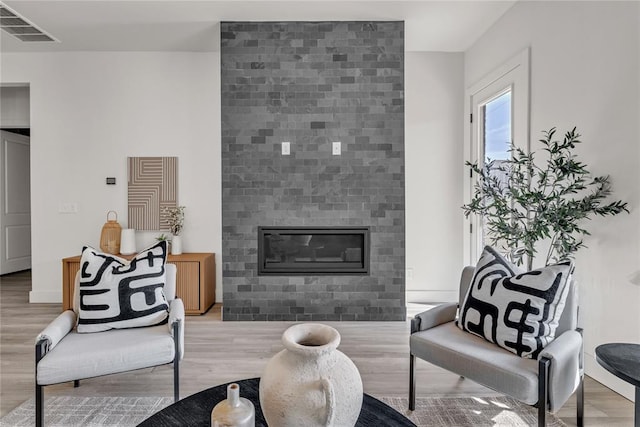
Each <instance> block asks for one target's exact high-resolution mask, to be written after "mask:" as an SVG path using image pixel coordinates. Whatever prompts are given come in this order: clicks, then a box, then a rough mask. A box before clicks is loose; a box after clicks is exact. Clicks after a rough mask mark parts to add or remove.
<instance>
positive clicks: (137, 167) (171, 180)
mask: <svg viewBox="0 0 640 427" xmlns="http://www.w3.org/2000/svg"><path fill="white" fill-rule="evenodd" d="M127 160H128V164H129V165H128V188H129V224H128V226H129V228H133V229H136V230H169V225H168V223H167V218H166V214H165V213H164V211H165V208H167V207H176V206H177V205H178V158H177V157H128V158H127Z"/></svg>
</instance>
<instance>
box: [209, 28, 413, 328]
mask: <svg viewBox="0 0 640 427" xmlns="http://www.w3.org/2000/svg"><path fill="white" fill-rule="evenodd" d="M403 30H404V25H403V23H402V22H263V23H259V22H224V23H222V24H221V64H222V70H221V84H222V88H221V89H222V110H221V114H222V182H223V190H222V191H223V200H222V211H223V216H222V221H223V236H222V242H223V253H222V261H223V265H222V268H223V273H222V274H223V284H222V286H223V319H224V320H294V321H329V320H404V319H405V313H406V310H405V277H404V259H405V244H404V242H405V236H404V233H405V220H404V210H405V206H404V203H405V199H404V34H403ZM336 141H339V142H341V154H340V155H334V154H332V146H333V143H334V142H336ZM282 142H289V143H290V154H288V155H283V154H282ZM327 229H333V230H347V229H352V230H366V231H367V233H366V237H364V235H361V236H363V237H361V238H362V239H365V238H366V239H367V243H368V246H367V248H365V247H364V246H361V243H364V240H362V241H359V240H358V238H356V237H355V236H351V237H349V238H347V239H345V240H338V241H334V242H333V243H327V240H326V236H324V237H323V236H321V234H322V233H321V232H322V231H324V230H327ZM274 230H275V231H278V232H277V233H267V234H268V235H269V236H272V237H271V238H270V239H269V240H268V242H267V241H266V240H264V239H266V238H265V234H264V232H269V231H274ZM292 230H298V231H299V232H298V233H297V234H296V233H292ZM309 231H315V232H313V233H311V232H309ZM260 232H263V234H262V235H261V234H260ZM287 233H288V234H287ZM274 234H276V236H274ZM334 234H338V233H334ZM352 234H354V233H352ZM355 234H357V233H355ZM313 235H316V237H315V242H314V243H312V242H313V241H314V237H313ZM261 236H262V237H261ZM303 236H304V237H303ZM310 236H311V237H310ZM323 238H324V239H325V240H324V242H323ZM261 239H263V240H261ZM336 244H340V245H342V246H343V247H342V249H336V248H334V245H336ZM267 245H270V246H269V249H268V250H267ZM271 245H273V247H275V250H274V249H273V248H271ZM321 246H322V248H321ZM365 249H368V254H366V253H365ZM261 251H262V253H261ZM267 252H268V253H267ZM367 255H368V257H367ZM265 257H266V258H265ZM367 258H368V259H367ZM322 263H326V264H322ZM320 264H322V265H320ZM329 264H331V265H329ZM356 264H358V265H356ZM299 267H302V269H301V268H299ZM325 267H328V268H325ZM305 268H306V271H304V269H305ZM341 269H343V270H342V271H341ZM350 269H351V270H350ZM265 270H271V271H265ZM283 270H285V271H283ZM286 270H289V271H286ZM291 270H294V271H291Z"/></svg>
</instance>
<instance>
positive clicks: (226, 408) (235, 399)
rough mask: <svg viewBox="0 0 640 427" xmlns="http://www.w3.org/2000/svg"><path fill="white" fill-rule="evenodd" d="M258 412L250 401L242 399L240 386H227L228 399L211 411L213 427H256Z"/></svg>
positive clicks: (234, 384)
mask: <svg viewBox="0 0 640 427" xmlns="http://www.w3.org/2000/svg"><path fill="white" fill-rule="evenodd" d="M255 425H256V412H255V408H254V407H253V403H251V401H250V400H249V399H245V398H244V397H240V386H238V384H236V383H233V384H229V385H228V386H227V399H226V400H223V401H221V402H218V404H217V405H216V406H215V407H214V408H213V411H211V426H212V427H255Z"/></svg>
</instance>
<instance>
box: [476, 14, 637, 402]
mask: <svg viewBox="0 0 640 427" xmlns="http://www.w3.org/2000/svg"><path fill="white" fill-rule="evenodd" d="M526 46H531V141H532V148H533V149H537V148H539V143H536V141H538V139H540V137H541V136H542V134H541V133H540V132H541V131H542V130H545V129H549V128H551V127H553V126H557V128H558V130H559V132H562V133H564V131H566V130H569V129H571V128H572V127H573V126H577V127H578V130H579V131H580V133H581V134H582V135H583V137H582V140H583V141H584V142H583V144H582V145H581V146H579V147H578V149H577V155H578V157H579V159H580V160H582V161H584V162H585V163H586V164H587V165H589V169H590V170H591V171H592V172H593V173H595V174H598V175H606V174H610V175H611V181H612V183H613V190H614V197H615V198H618V199H623V200H625V201H627V202H629V207H630V209H631V214H630V215H627V214H623V215H619V216H616V217H607V218H597V219H595V220H593V221H590V222H588V223H587V224H585V225H586V227H587V228H588V230H590V231H591V232H592V234H593V235H592V236H591V237H588V238H587V239H585V243H586V245H587V246H588V248H586V249H582V250H581V251H580V252H579V253H578V255H577V258H576V276H577V279H578V281H579V284H580V299H581V309H580V310H581V311H580V323H581V324H582V326H583V327H584V336H585V356H586V357H585V364H586V372H587V374H588V375H589V376H591V377H593V378H595V379H596V380H598V381H600V382H602V383H604V384H605V385H608V386H609V387H611V388H614V389H615V390H616V391H618V392H619V393H621V394H624V395H625V396H626V397H628V398H629V399H632V396H633V388H632V387H631V386H630V385H628V384H626V383H624V382H622V381H621V380H618V379H617V378H615V377H614V376H613V375H611V374H609V373H608V372H606V371H604V370H603V369H602V368H601V367H600V366H599V365H598V364H597V363H596V361H595V356H594V349H595V347H596V346H598V345H599V344H602V343H607V342H635V343H638V342H640V309H639V307H640V247H639V245H640V210H639V206H638V205H639V203H640V185H639V183H640V124H639V123H640V121H639V117H640V105H639V103H640V67H639V54H640V3H638V2H518V3H516V4H515V6H514V7H513V8H511V9H510V10H509V11H508V12H507V13H506V14H505V15H504V16H503V17H502V18H501V19H500V20H499V21H498V22H497V23H496V24H495V25H494V26H493V27H492V28H491V29H490V30H489V31H488V32H487V33H486V34H484V35H483V37H481V38H480V40H479V41H478V42H477V43H476V44H475V45H474V46H472V47H471V48H470V49H469V50H468V51H467V52H466V53H465V85H466V86H467V87H468V86H470V85H472V84H473V83H475V82H476V81H478V80H479V79H480V78H481V77H482V76H483V75H484V74H486V73H488V72H489V71H491V69H492V68H494V67H497V66H498V65H500V64H501V63H503V62H504V61H505V60H506V59H508V58H509V57H511V56H512V55H514V54H515V53H517V52H518V51H520V50H522V49H523V48H524V47H526Z"/></svg>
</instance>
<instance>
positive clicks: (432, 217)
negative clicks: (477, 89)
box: [405, 52, 464, 302]
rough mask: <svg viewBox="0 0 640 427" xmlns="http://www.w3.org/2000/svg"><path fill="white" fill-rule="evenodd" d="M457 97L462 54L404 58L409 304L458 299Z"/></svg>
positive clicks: (418, 54)
mask: <svg viewBox="0 0 640 427" xmlns="http://www.w3.org/2000/svg"><path fill="white" fill-rule="evenodd" d="M463 96H464V62H463V54H462V53H437V52H407V53H406V55H405V174H406V175H405V179H406V181H405V186H406V218H405V220H406V266H407V273H408V274H407V301H408V302H439V301H455V300H457V298H458V282H459V278H460V272H461V269H462V267H463V265H462V227H461V225H462V220H463V213H462V209H461V208H460V207H461V206H462V204H463V201H462V192H461V191H460V189H461V188H462V174H461V171H462V170H463V167H462V165H463V151H462V149H463V144H462V140H463V127H462V126H463V123H464V120H463V113H464V108H463ZM411 276H413V277H411Z"/></svg>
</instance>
